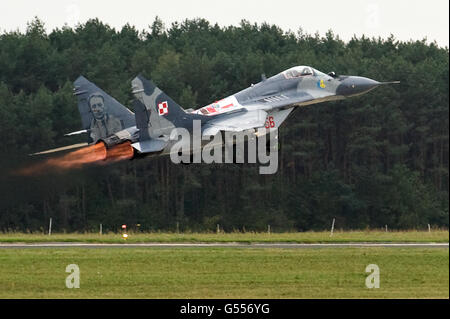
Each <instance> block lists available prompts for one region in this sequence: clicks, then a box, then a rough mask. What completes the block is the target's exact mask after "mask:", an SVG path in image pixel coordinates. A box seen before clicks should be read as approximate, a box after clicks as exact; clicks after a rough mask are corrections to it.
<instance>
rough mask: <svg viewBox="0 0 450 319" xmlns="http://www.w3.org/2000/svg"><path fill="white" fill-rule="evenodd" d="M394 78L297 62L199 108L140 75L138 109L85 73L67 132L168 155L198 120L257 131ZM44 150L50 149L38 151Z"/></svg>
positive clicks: (206, 128)
mask: <svg viewBox="0 0 450 319" xmlns="http://www.w3.org/2000/svg"><path fill="white" fill-rule="evenodd" d="M392 83H399V81H392V82H378V81H375V80H372V79H369V78H365V77H360V76H346V75H340V76H337V75H336V74H335V73H334V72H330V73H328V74H325V73H322V72H320V71H318V70H316V69H314V68H312V67H310V66H295V67H292V68H290V69H287V70H285V71H282V72H280V73H279V74H276V75H274V76H272V77H270V78H266V77H265V76H264V75H262V78H261V81H260V82H259V83H257V84H252V85H251V86H250V87H248V88H246V89H244V90H242V91H240V92H237V93H235V94H233V95H231V96H228V97H225V98H223V99H222V100H219V101H216V102H213V103H211V104H209V105H206V106H204V107H201V108H200V109H198V110H193V109H184V108H183V107H181V106H180V105H179V104H177V103H176V102H175V101H174V100H173V99H171V98H170V97H169V96H168V95H167V94H165V93H164V92H163V91H161V89H159V88H158V87H157V86H156V85H155V84H154V83H153V82H152V81H150V80H147V79H145V78H144V77H143V76H142V75H139V76H137V77H136V78H135V79H134V80H133V81H132V91H133V94H134V96H135V100H134V101H133V107H134V111H135V113H134V114H133V112H131V111H130V110H129V109H128V108H126V107H125V106H123V105H121V104H120V103H119V102H118V101H116V100H115V99H114V98H112V97H111V96H109V95H108V94H107V93H105V92H104V91H103V90H101V89H100V88H98V87H97V86H96V85H95V84H93V83H92V82H90V81H88V80H87V79H86V78H84V77H83V76H80V77H79V78H78V79H77V80H76V81H75V82H74V87H75V88H74V94H75V95H76V96H77V98H78V109H79V112H80V115H81V120H82V125H83V130H81V131H78V132H73V133H69V134H67V135H74V134H82V133H86V134H87V135H88V144H96V143H104V145H105V146H106V148H107V149H112V148H114V147H115V146H116V145H119V144H123V143H125V142H127V143H129V144H130V145H131V147H132V148H133V157H139V156H147V155H167V154H170V152H171V148H172V146H173V145H174V143H175V141H174V140H173V139H172V138H171V133H172V132H173V131H174V130H177V129H180V128H183V129H186V130H187V131H189V132H192V131H193V130H194V123H195V122H196V123H199V128H200V131H201V136H202V137H207V136H215V135H216V134H219V133H223V132H241V131H247V132H248V131H254V132H255V134H256V130H257V129H261V128H265V129H267V130H271V129H277V128H279V127H280V126H281V125H282V123H283V122H284V121H285V120H286V118H287V117H288V116H289V115H290V114H291V113H292V111H293V110H294V109H295V108H297V107H302V106H306V105H312V104H317V103H322V102H327V101H334V100H340V99H346V98H349V97H354V96H358V95H362V94H364V93H367V92H369V91H371V90H373V89H375V88H376V87H378V86H380V85H384V84H392ZM204 144H205V143H202V144H201V147H202V146H203V145H204ZM73 147H77V146H73ZM69 148H70V147H69ZM191 149H193V148H192V147H191ZM56 150H60V149H56ZM51 151H52V150H51ZM46 152H49V151H46ZM41 153H45V152H40V153H36V154H41Z"/></svg>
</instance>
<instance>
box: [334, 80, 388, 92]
mask: <svg viewBox="0 0 450 319" xmlns="http://www.w3.org/2000/svg"><path fill="white" fill-rule="evenodd" d="M380 84H381V83H380V82H378V81H375V80H372V79H368V78H364V77H361V76H349V77H347V78H345V79H343V80H342V82H341V84H339V86H338V87H337V89H336V95H343V96H355V95H360V94H364V93H367V92H369V91H370V90H373V89H374V88H376V87H377V86H378V85H380Z"/></svg>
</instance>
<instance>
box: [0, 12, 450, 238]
mask: <svg viewBox="0 0 450 319" xmlns="http://www.w3.org/2000/svg"><path fill="white" fill-rule="evenodd" d="M448 57H449V52H448V48H447V47H445V48H442V47H440V46H439V45H437V44H436V43H434V42H431V43H428V41H426V39H424V40H421V41H412V40H411V41H408V42H403V41H399V40H396V39H395V37H394V36H390V37H389V38H387V39H382V38H367V37H365V36H362V37H360V38H357V37H354V38H352V39H351V40H350V41H347V42H344V41H342V40H341V39H340V38H339V36H337V35H335V34H334V33H333V32H332V31H331V30H330V31H328V32H327V33H326V34H325V35H324V36H320V35H319V34H314V35H311V34H307V33H304V32H303V31H302V29H301V28H299V29H298V30H297V31H296V32H293V31H283V30H282V29H280V28H279V27H277V26H276V25H269V24H266V23H263V24H259V25H258V24H256V23H254V24H252V23H250V22H248V21H245V20H243V21H242V22H241V23H240V25H239V26H226V27H220V26H218V25H213V24H211V23H209V22H208V21H207V20H204V19H193V20H185V21H182V22H176V23H173V24H171V25H170V26H169V27H167V26H165V25H164V24H163V23H162V21H161V20H160V19H159V18H156V19H155V20H154V21H153V22H151V24H150V25H149V27H148V29H147V30H137V29H136V28H135V27H134V26H131V25H128V24H127V25H125V26H123V27H122V28H121V29H120V30H116V29H114V28H112V27H110V26H109V25H107V24H105V23H103V22H101V21H99V20H98V19H92V20H89V21H87V22H86V23H84V24H79V25H78V26H76V27H74V28H71V27H68V26H64V27H62V28H56V29H54V30H52V31H51V32H49V33H47V32H46V30H45V27H44V22H43V21H42V20H40V19H38V18H35V19H34V20H33V21H31V22H29V23H28V26H27V29H26V31H25V32H23V33H22V32H19V31H13V32H3V34H1V35H0V136H1V143H0V154H1V159H0V165H1V177H0V191H1V198H0V230H3V231H7V230H17V231H40V230H42V229H43V227H46V225H47V223H48V219H49V218H50V217H52V219H53V229H54V231H86V230H93V229H97V227H98V224H99V223H102V224H103V229H104V230H117V229H118V227H119V226H120V225H121V224H128V225H137V224H140V225H141V226H140V229H142V230H174V229H175V227H176V225H177V224H178V225H179V228H180V230H182V231H186V230H193V231H194V230H195V231H205V230H214V229H215V227H216V224H220V225H221V227H222V228H223V229H225V230H226V231H232V230H244V229H245V230H265V229H266V228H267V225H271V228H272V230H275V231H277V230H279V231H284V230H298V231H305V230H317V229H325V228H329V227H330V224H331V220H332V219H333V218H336V227H338V228H339V227H341V228H346V229H350V228H366V227H370V228H376V227H384V225H389V227H390V228H398V229H407V228H426V225H427V224H430V225H432V226H438V227H448V223H449V214H448V194H449V193H448V191H449V189H448V155H449V152H448V149H449V147H448V146H449V139H448V131H449V126H448V115H449V114H448V111H449V99H448V92H449V67H448V66H449V64H448ZM295 65H309V66H312V67H314V68H316V69H318V70H321V71H323V72H326V73H327V72H330V71H335V72H336V73H337V74H342V75H345V74H346V75H360V76H365V77H369V78H373V79H376V80H379V81H390V80H400V81H401V84H399V85H396V86H384V87H380V88H377V89H376V90H374V91H372V92H370V93H368V94H366V95H364V96H361V97H356V98H352V99H348V100H343V101H335V102H327V103H322V104H317V105H311V106H307V107H302V108H298V109H297V110H296V111H295V112H293V114H292V115H291V116H290V117H289V118H288V119H287V120H286V122H285V123H284V124H283V126H282V127H281V128H280V136H281V137H280V138H281V150H280V154H279V160H280V161H279V170H278V172H277V173H276V174H274V175H265V176H264V175H259V174H258V167H257V166H256V165H253V164H213V165H206V164H192V165H187V166H186V165H175V164H173V163H172V162H171V161H170V159H169V158H167V157H166V158H152V159H142V160H132V161H126V162H122V163H117V164H113V165H108V166H95V167H94V166H93V167H86V168H83V169H79V170H74V171H68V172H64V173H52V172H49V173H48V174H46V175H41V176H31V177H21V176H17V175H14V174H11V172H12V171H13V170H14V169H17V167H20V166H23V165H28V164H30V163H32V162H33V161H37V160H38V159H36V158H30V157H28V156H26V155H27V154H29V153H32V152H36V151H41V150H44V149H49V148H52V147H58V146H63V145H68V144H72V143H75V142H79V141H82V137H65V136H64V134H65V133H68V132H72V131H77V130H80V129H81V120H80V118H79V114H78V110H77V107H76V98H75V97H74V96H73V91H72V90H73V84H72V82H73V81H74V80H75V79H76V78H77V77H78V76H79V75H84V76H85V77H87V78H88V79H89V80H90V81H92V82H94V83H96V84H97V85H98V86H99V87H101V88H102V89H103V90H105V91H106V92H108V93H109V94H110V95H111V96H113V97H115V98H116V99H117V100H118V101H119V102H121V103H122V104H124V105H126V106H130V105H131V102H132V99H133V96H132V93H131V89H130V86H131V80H132V79H133V78H134V77H135V76H136V75H137V74H139V73H142V74H143V75H144V76H146V77H147V78H151V79H152V80H153V81H154V82H155V83H156V84H157V85H158V87H160V88H161V89H162V90H164V91H165V92H166V93H167V94H168V95H169V96H171V97H172V98H173V99H174V100H175V101H177V102H178V103H179V104H180V105H182V106H183V107H185V108H199V107H201V106H204V105H206V104H209V103H211V102H212V101H215V100H219V99H221V98H223V97H226V96H228V95H230V94H233V93H235V92H237V91H239V90H242V89H244V88H246V87H248V86H249V85H250V84H252V83H257V82H259V81H260V80H261V74H262V73H264V74H266V76H271V75H274V74H277V73H279V72H281V71H283V70H284V69H287V68H289V67H292V66H295ZM80 138H81V140H80Z"/></svg>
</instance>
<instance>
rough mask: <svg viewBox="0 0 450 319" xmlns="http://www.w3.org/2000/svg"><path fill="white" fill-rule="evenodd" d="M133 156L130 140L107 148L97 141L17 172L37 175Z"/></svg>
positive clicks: (116, 160)
mask: <svg viewBox="0 0 450 319" xmlns="http://www.w3.org/2000/svg"><path fill="white" fill-rule="evenodd" d="M132 157H133V147H132V146H131V143H130V142H125V143H122V144H119V145H116V146H113V147H111V148H109V149H107V148H106V146H105V144H104V143H97V144H95V145H91V146H88V147H85V148H82V149H80V150H77V151H73V152H70V153H68V154H65V155H63V156H60V157H58V158H50V159H48V160H46V161H45V162H43V163H38V164H35V165H32V166H30V167H26V168H23V169H20V170H18V171H16V174H18V175H36V174H41V173H43V172H45V171H54V170H67V169H76V168H80V167H82V166H84V165H89V164H101V163H106V162H118V161H121V160H125V159H131V158H132Z"/></svg>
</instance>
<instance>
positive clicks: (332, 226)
mask: <svg viewBox="0 0 450 319" xmlns="http://www.w3.org/2000/svg"><path fill="white" fill-rule="evenodd" d="M335 220H336V218H333V223H332V224H331V233H330V237H331V236H333V231H334V222H335Z"/></svg>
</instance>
